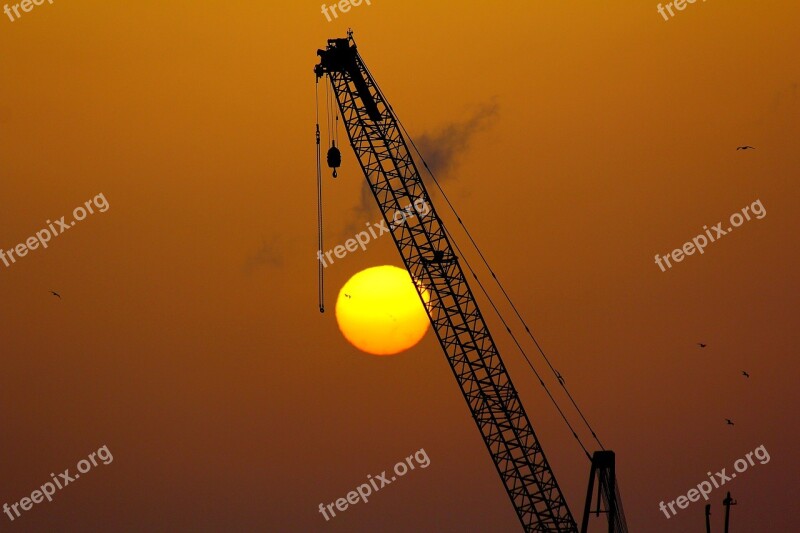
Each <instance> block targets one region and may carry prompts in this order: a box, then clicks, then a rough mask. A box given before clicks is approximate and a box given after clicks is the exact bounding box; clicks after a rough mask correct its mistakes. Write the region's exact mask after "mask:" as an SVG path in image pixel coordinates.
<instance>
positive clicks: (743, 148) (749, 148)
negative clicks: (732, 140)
mask: <svg viewBox="0 0 800 533" xmlns="http://www.w3.org/2000/svg"><path fill="white" fill-rule="evenodd" d="M736 150H737V151H738V150H755V147H754V146H737V147H736Z"/></svg>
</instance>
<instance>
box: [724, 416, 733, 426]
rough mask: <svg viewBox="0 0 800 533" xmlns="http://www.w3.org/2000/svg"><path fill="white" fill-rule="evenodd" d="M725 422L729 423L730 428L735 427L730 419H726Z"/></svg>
mask: <svg viewBox="0 0 800 533" xmlns="http://www.w3.org/2000/svg"><path fill="white" fill-rule="evenodd" d="M725 421H726V422H727V423H728V425H729V426H732V425H733V422H731V419H730V418H726V419H725Z"/></svg>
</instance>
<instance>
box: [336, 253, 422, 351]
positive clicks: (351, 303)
mask: <svg viewBox="0 0 800 533" xmlns="http://www.w3.org/2000/svg"><path fill="white" fill-rule="evenodd" d="M423 298H424V299H425V303H428V301H429V299H430V296H429V294H428V291H427V290H426V291H425V292H424V293H423ZM336 321H337V322H338V323H339V329H340V330H341V332H342V334H343V335H344V337H345V338H346V339H347V340H348V341H350V343H351V344H352V345H353V346H355V347H356V348H358V349H359V350H361V351H364V352H367V353H370V354H374V355H393V354H396V353H400V352H402V351H404V350H407V349H409V348H411V347H412V346H414V345H415V344H417V343H418V342H419V341H420V340H421V339H422V337H424V336H425V332H426V331H428V326H429V325H430V322H429V321H428V315H427V313H426V312H425V308H424V307H423V306H422V302H420V299H419V295H418V294H417V290H416V288H415V287H414V283H413V282H412V281H411V276H410V275H409V274H408V272H407V271H406V270H404V269H402V268H397V267H394V266H388V265H386V266H379V267H372V268H368V269H366V270H362V271H361V272H359V273H357V274H355V275H354V276H353V277H351V278H350V279H349V280H348V281H347V283H345V284H344V286H343V287H342V289H341V290H340V291H339V297H338V298H337V300H336Z"/></svg>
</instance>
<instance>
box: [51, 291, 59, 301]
mask: <svg viewBox="0 0 800 533" xmlns="http://www.w3.org/2000/svg"><path fill="white" fill-rule="evenodd" d="M50 294H52V295H53V296H58V299H59V300H60V299H61V295H60V294H58V293H57V292H56V291H50Z"/></svg>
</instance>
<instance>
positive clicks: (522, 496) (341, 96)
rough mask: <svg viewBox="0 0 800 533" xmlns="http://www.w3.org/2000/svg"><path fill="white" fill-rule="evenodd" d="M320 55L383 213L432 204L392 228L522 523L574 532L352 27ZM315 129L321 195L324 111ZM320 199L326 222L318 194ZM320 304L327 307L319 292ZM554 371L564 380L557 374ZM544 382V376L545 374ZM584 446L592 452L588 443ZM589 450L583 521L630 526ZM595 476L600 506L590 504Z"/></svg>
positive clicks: (609, 477) (602, 454)
mask: <svg viewBox="0 0 800 533" xmlns="http://www.w3.org/2000/svg"><path fill="white" fill-rule="evenodd" d="M317 55H318V56H319V63H318V64H317V65H316V66H315V68H314V72H315V75H316V81H317V84H319V80H320V78H323V77H324V76H327V78H328V80H329V82H330V86H329V88H330V89H332V92H333V98H334V100H335V104H334V105H335V106H336V108H337V109H338V114H337V116H336V119H337V120H338V116H339V115H340V116H341V117H342V122H343V124H344V126H345V128H346V131H347V136H348V139H349V141H350V146H351V147H352V149H353V151H354V152H355V156H356V158H357V159H358V162H359V164H360V166H361V170H362V171H363V173H364V176H365V177H366V180H367V183H368V184H369V187H370V190H371V192H372V195H373V196H374V198H375V200H376V202H377V204H378V206H379V208H380V210H381V213H382V215H383V217H384V219H385V220H386V222H387V223H390V222H391V220H390V213H391V212H392V211H396V210H398V209H402V207H401V206H406V205H409V204H411V203H413V202H415V201H420V200H421V201H424V202H426V203H427V204H428V206H429V207H430V210H429V213H428V214H427V215H426V216H424V217H417V218H415V219H413V220H409V221H408V223H406V224H402V225H390V227H391V235H392V238H393V240H394V243H395V245H396V246H397V250H398V251H399V252H400V256H401V257H402V260H403V263H404V264H405V267H406V269H407V270H408V272H409V274H410V275H411V277H412V279H414V280H416V281H417V283H416V285H417V290H418V292H419V296H420V300H421V301H422V302H423V305H424V306H425V309H426V312H427V313H428V317H429V318H430V321H431V325H432V327H433V331H434V332H435V334H436V337H437V339H438V341H439V343H440V345H441V347H442V350H443V351H444V353H445V356H446V357H447V361H448V363H449V365H450V368H451V370H452V372H453V375H454V376H455V378H456V381H457V382H458V385H459V387H460V389H461V393H462V395H463V396H464V399H465V400H466V402H467V405H468V406H469V410H470V413H471V415H472V418H473V420H474V421H475V424H476V425H477V427H478V430H479V431H480V433H481V436H482V438H483V441H484V444H485V445H486V448H487V449H488V451H489V455H490V456H491V459H492V461H493V463H494V465H495V467H496V469H497V472H498V474H499V476H500V479H501V480H502V482H503V485H504V487H505V490H506V492H507V494H508V496H509V498H510V500H511V503H512V505H513V507H514V510H515V511H516V514H517V517H518V518H519V521H520V523H521V525H522V527H523V529H524V530H525V531H526V532H548V533H549V532H563V533H578V531H579V530H578V525H577V523H576V521H575V518H574V517H573V515H572V512H571V511H570V509H569V507H568V506H567V502H566V501H565V499H564V495H563V494H562V492H561V489H560V487H559V485H558V482H557V481H556V478H555V475H554V474H553V471H552V469H551V467H550V464H549V463H548V461H547V458H546V457H545V454H544V450H543V449H542V445H541V443H540V442H539V439H538V438H537V436H536V433H535V432H534V430H533V426H532V424H531V422H530V419H529V418H528V415H527V413H526V412H525V409H524V408H523V406H522V403H521V401H520V398H519V395H518V394H517V390H516V388H515V387H514V385H513V383H512V381H511V377H510V376H509V374H508V371H507V370H506V367H505V365H504V364H503V360H502V359H501V358H500V354H499V352H498V349H497V346H496V345H495V342H494V340H493V338H492V335H491V333H490V332H489V329H488V327H487V325H486V322H485V321H484V318H483V315H482V314H481V311H480V309H479V308H478V304H477V302H476V300H475V297H474V295H473V292H472V290H471V288H470V285H469V283H468V281H467V276H466V275H465V272H464V270H463V269H462V267H461V263H460V259H461V258H460V257H459V256H457V255H456V251H457V250H458V249H457V248H454V246H453V243H452V242H451V240H452V238H451V236H450V234H449V233H448V231H447V230H446V229H445V227H444V225H443V223H442V220H441V218H440V217H439V215H438V213H437V211H436V209H435V207H434V205H433V203H432V202H431V198H430V195H429V194H428V191H427V189H426V186H425V184H424V183H423V180H422V178H421V176H420V173H419V171H418V169H417V166H416V164H415V161H414V158H413V157H412V155H411V152H410V151H409V148H408V144H407V142H406V137H408V134H407V132H405V129H404V128H403V127H402V124H401V123H400V121H399V120H398V119H397V117H396V115H395V113H394V111H393V110H392V107H391V106H390V105H389V103H388V102H387V100H386V98H385V97H384V95H383V92H382V91H381V90H380V88H379V86H378V84H377V82H376V81H375V79H374V78H373V76H372V74H371V73H370V71H369V70H368V68H367V66H366V64H365V63H364V61H363V60H362V58H361V56H360V54H359V53H358V50H357V47H356V44H355V40H354V39H353V34H352V31H349V32H348V35H347V37H346V38H336V39H329V40H328V42H327V46H326V48H325V49H320V50H318V51H317ZM317 114H319V112H317ZM404 132H405V136H404ZM316 139H317V180H318V192H319V194H320V196H321V184H320V181H319V180H320V170H319V161H320V153H319V119H317V134H316ZM409 140H410V138H409ZM332 142H333V145H332V146H331V148H330V150H329V151H328V163H329V166H330V167H331V168H333V169H334V172H335V171H336V167H338V166H339V164H341V154H340V153H339V148H338V147H336V144H335V141H333V139H332ZM411 143H412V145H413V141H411ZM426 166H427V165H426ZM334 176H336V174H334ZM319 209H320V211H319V213H318V214H319V223H320V228H321V224H322V214H321V204H320V208H319ZM320 240H321V229H320ZM321 268H322V267H321V266H320V269H321ZM473 275H474V272H473ZM320 279H322V274H321V270H320ZM476 279H477V277H476ZM425 291H427V295H426V296H427V297H428V301H427V303H426V302H425V297H424V296H423V292H425ZM321 294H322V284H321V283H320V295H321ZM320 311H324V306H323V304H322V299H321V298H320ZM537 346H538V343H537ZM531 368H533V367H532V366H531ZM551 368H552V367H551ZM534 371H535V370H534ZM554 371H555V370H554ZM537 375H538V374H537ZM558 377H559V380H558V381H559V382H560V383H561V385H562V386H563V379H561V377H560V374H558ZM540 382H541V383H542V385H544V382H542V381H541V378H540ZM548 394H549V393H548ZM551 399H552V397H551ZM573 403H574V402H573ZM562 416H563V414H562ZM584 420H585V419H584ZM587 425H588V422H587ZM592 433H594V432H592ZM573 435H575V432H574V430H573ZM575 437H576V438H577V435H575ZM579 442H580V441H579ZM598 442H599V441H598ZM581 446H583V445H582V444H581ZM584 452H585V453H586V454H587V457H589V455H588V452H586V449H585V448H584ZM589 459H590V460H591V472H590V481H589V489H588V494H587V499H586V504H585V508H584V519H583V522H582V524H581V529H580V531H581V532H586V531H587V530H588V520H589V516H590V514H591V513H595V515H596V516H597V515H599V514H601V513H604V514H606V515H607V518H608V531H609V533H624V532H626V531H627V526H626V524H625V520H624V514H623V513H622V508H621V501H620V499H619V493H618V488H617V483H616V477H615V474H614V468H615V466H614V453H613V452H611V451H608V450H600V451H597V452H595V453H594V454H593V455H592V456H591V457H589ZM595 481H596V482H597V498H596V502H597V507H596V508H595V510H594V511H592V502H593V494H594V484H595Z"/></svg>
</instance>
